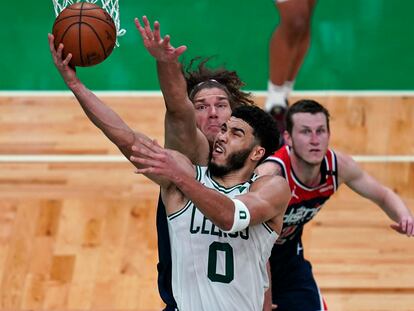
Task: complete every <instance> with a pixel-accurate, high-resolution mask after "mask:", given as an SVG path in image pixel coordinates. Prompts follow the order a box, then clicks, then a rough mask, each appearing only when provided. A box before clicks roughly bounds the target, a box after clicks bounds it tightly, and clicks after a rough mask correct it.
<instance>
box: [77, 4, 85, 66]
mask: <svg viewBox="0 0 414 311" xmlns="http://www.w3.org/2000/svg"><path fill="white" fill-rule="evenodd" d="M84 4H85V2H82V4H81V7H80V12H79V33H78V34H79V55H80V59H81V63H82V67H83V66H84V62H83V55H82V33H81V29H82V9H83V5H84Z"/></svg>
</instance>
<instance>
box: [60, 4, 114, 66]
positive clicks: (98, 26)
mask: <svg viewBox="0 0 414 311" xmlns="http://www.w3.org/2000/svg"><path fill="white" fill-rule="evenodd" d="M52 33H53V35H54V37H55V42H54V43H55V48H56V49H57V48H58V46H59V43H63V45H64V48H63V55H62V59H65V58H66V56H67V55H68V53H71V54H72V59H71V60H70V65H71V66H81V67H88V66H93V65H96V64H99V63H101V62H102V61H104V60H105V59H106V58H107V57H108V56H109V55H110V54H111V53H112V50H113V48H114V46H115V42H116V27H115V23H114V21H113V19H112V17H111V16H110V15H109V14H108V13H107V12H106V11H105V10H104V9H102V8H101V7H99V6H98V5H96V4H93V3H88V2H78V3H75V4H72V5H71V6H68V7H67V8H65V9H64V10H63V11H62V12H61V13H60V14H59V15H58V16H57V17H56V20H55V22H54V24H53V30H52Z"/></svg>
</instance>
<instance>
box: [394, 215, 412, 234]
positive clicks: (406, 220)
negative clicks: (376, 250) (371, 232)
mask: <svg viewBox="0 0 414 311" xmlns="http://www.w3.org/2000/svg"><path fill="white" fill-rule="evenodd" d="M391 228H392V229H394V230H395V231H397V232H398V233H401V234H406V235H407V236H408V237H412V236H414V217H413V216H405V217H403V218H402V219H401V220H400V221H399V222H397V223H394V224H391Z"/></svg>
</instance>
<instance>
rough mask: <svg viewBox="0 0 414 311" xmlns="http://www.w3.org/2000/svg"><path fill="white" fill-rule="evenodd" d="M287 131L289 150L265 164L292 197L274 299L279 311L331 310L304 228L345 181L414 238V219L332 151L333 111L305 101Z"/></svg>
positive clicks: (279, 247)
mask: <svg viewBox="0 0 414 311" xmlns="http://www.w3.org/2000/svg"><path fill="white" fill-rule="evenodd" d="M286 125H287V129H286V131H285V133H284V140H285V142H286V146H284V147H282V148H281V149H279V150H278V151H277V152H275V153H274V154H273V155H272V156H270V157H269V158H267V159H266V161H265V162H264V163H263V164H261V165H260V166H259V167H258V169H257V172H258V174H259V175H260V176H262V175H266V174H277V175H281V176H284V177H285V178H286V180H287V181H288V183H289V186H290V189H291V192H292V198H291V200H290V202H289V206H288V209H287V211H286V214H285V216H284V221H283V230H282V234H281V235H280V236H279V238H278V240H277V242H276V244H275V246H274V248H273V250H272V255H271V257H270V265H271V274H272V286H271V288H272V296H273V302H274V304H276V305H277V310H281V311H284V310H289V311H315V310H326V306H325V304H324V301H323V299H322V296H321V294H320V292H319V289H318V286H317V284H316V282H315V279H314V277H313V274H312V269H311V265H310V263H309V262H308V261H307V260H306V259H305V258H304V257H303V245H302V241H301V238H302V232H303V226H304V225H305V224H306V223H307V222H309V221H310V220H311V219H312V218H313V217H314V216H315V215H316V214H317V213H318V212H319V210H320V209H321V208H322V206H323V204H324V203H325V202H326V201H327V200H328V199H329V198H330V197H331V195H332V194H334V192H335V191H336V190H337V189H338V187H339V185H340V184H342V183H344V184H346V185H347V186H348V187H350V188H351V189H352V190H354V191H355V192H357V193H358V194H360V195H362V196H363V197H365V198H367V199H370V200H371V201H373V202H374V203H376V204H377V205H378V206H379V207H381V209H382V210H383V211H384V212H385V213H386V214H387V215H388V217H389V218H390V219H391V220H392V221H394V222H395V223H393V224H391V227H392V228H393V229H394V230H396V231H397V232H399V233H402V234H406V235H407V236H413V235H414V218H413V216H412V214H411V212H410V210H409V209H408V208H407V207H406V206H405V205H404V203H403V202H402V200H401V199H400V198H399V197H398V196H397V195H396V194H395V193H394V192H393V191H392V190H391V189H389V188H387V187H385V186H383V185H381V184H380V183H378V182H377V181H376V180H375V179H374V178H373V177H371V176H370V175H368V174H367V173H366V172H364V171H363V170H362V169H361V168H360V167H359V166H358V165H357V164H356V162H355V161H354V160H353V159H352V158H351V157H350V156H347V155H345V154H343V153H340V152H335V151H333V150H332V149H329V148H328V146H329V137H330V130H329V113H328V111H327V110H326V109H325V108H324V107H323V106H321V105H320V104H319V103H317V102H316V101H313V100H300V101H298V102H296V103H295V104H294V105H292V106H291V107H289V109H288V110H287V115H286Z"/></svg>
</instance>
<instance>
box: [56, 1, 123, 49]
mask: <svg viewBox="0 0 414 311" xmlns="http://www.w3.org/2000/svg"><path fill="white" fill-rule="evenodd" d="M82 1H85V2H90V3H94V4H96V2H98V1H100V2H101V6H102V8H103V9H104V10H106V11H107V12H108V14H109V15H111V17H112V19H113V20H114V23H115V27H116V37H117V39H116V46H119V42H118V37H121V36H123V35H124V34H125V32H126V30H125V29H121V22H120V19H119V3H118V1H119V0H82ZM52 2H53V6H54V8H55V14H56V16H58V15H59V13H60V12H62V11H63V10H64V9H65V8H66V7H67V6H69V5H72V4H74V3H76V2H81V0H52Z"/></svg>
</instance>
